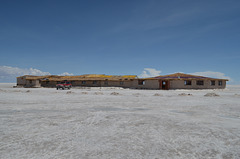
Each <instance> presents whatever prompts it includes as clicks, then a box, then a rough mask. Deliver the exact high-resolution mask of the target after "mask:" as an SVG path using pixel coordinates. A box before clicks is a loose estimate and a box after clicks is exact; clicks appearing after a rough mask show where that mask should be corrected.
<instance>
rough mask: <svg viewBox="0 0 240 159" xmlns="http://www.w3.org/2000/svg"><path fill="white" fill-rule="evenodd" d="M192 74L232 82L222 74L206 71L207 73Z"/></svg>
mask: <svg viewBox="0 0 240 159" xmlns="http://www.w3.org/2000/svg"><path fill="white" fill-rule="evenodd" d="M191 74H193V75H199V76H206V77H212V78H220V79H228V80H232V79H231V78H230V77H228V76H226V75H225V74H224V73H222V72H213V71H206V72H195V73H191Z"/></svg>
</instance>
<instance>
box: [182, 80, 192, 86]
mask: <svg viewBox="0 0 240 159" xmlns="http://www.w3.org/2000/svg"><path fill="white" fill-rule="evenodd" d="M184 85H192V81H189V80H187V81H184Z"/></svg>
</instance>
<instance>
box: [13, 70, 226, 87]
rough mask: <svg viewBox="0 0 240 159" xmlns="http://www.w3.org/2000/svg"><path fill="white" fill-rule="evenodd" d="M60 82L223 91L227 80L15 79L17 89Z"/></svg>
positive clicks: (180, 77) (176, 75)
mask: <svg viewBox="0 0 240 159" xmlns="http://www.w3.org/2000/svg"><path fill="white" fill-rule="evenodd" d="M61 81H69V82H71V84H72V86H73V87H74V86H75V87H123V88H133V89H160V90H169V89H224V88H225V87H226V81H228V80H227V79H217V78H210V77H204V76H196V75H189V74H183V73H174V74H170V75H164V76H157V77H151V78H138V77H137V76H136V75H124V76H114V75H104V74H103V75H98V74H88V75H80V76H57V75H47V76H32V75H25V76H20V77H17V87H28V88H29V87H33V88H38V87H55V86H56V84H58V83H60V82H61Z"/></svg>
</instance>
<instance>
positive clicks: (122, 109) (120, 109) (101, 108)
mask: <svg viewBox="0 0 240 159" xmlns="http://www.w3.org/2000/svg"><path fill="white" fill-rule="evenodd" d="M91 110H94V111H128V112H130V111H147V110H150V109H148V108H130V109H124V108H112V107H95V108H91Z"/></svg>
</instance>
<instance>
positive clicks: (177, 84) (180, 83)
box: [170, 80, 226, 89]
mask: <svg viewBox="0 0 240 159" xmlns="http://www.w3.org/2000/svg"><path fill="white" fill-rule="evenodd" d="M189 81H191V85H185V80H171V81H170V89H224V88H225V87H226V81H225V80H202V81H203V85H197V80H189ZM211 81H215V85H211ZM219 81H222V85H219V83H218V82H219Z"/></svg>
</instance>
